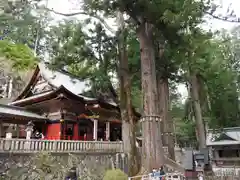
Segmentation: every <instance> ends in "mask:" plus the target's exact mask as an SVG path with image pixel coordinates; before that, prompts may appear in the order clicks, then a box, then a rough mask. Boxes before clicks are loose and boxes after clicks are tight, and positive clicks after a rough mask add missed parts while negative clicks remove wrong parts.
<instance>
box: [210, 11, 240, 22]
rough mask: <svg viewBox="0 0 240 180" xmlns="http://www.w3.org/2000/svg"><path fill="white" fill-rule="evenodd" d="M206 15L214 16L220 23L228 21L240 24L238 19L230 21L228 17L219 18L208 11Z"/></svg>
mask: <svg viewBox="0 0 240 180" xmlns="http://www.w3.org/2000/svg"><path fill="white" fill-rule="evenodd" d="M205 13H206V14H207V15H209V16H212V17H213V18H214V19H218V20H220V21H226V22H231V23H240V18H237V20H230V19H229V18H228V17H219V16H217V15H214V14H212V13H210V12H207V11H205Z"/></svg>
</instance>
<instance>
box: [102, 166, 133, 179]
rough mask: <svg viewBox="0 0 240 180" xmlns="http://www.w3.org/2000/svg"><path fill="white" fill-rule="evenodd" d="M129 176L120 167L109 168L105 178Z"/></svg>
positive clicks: (125, 177)
mask: <svg viewBox="0 0 240 180" xmlns="http://www.w3.org/2000/svg"><path fill="white" fill-rule="evenodd" d="M127 179H128V176H127V175H126V174H125V173H124V172H122V171H121V170H120V169H113V170H108V171H107V172H106V174H105V176H104V178H103V180H127Z"/></svg>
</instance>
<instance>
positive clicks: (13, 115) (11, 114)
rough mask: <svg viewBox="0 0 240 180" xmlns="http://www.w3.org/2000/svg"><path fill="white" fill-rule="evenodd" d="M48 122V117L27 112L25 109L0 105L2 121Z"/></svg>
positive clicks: (0, 119)
mask: <svg viewBox="0 0 240 180" xmlns="http://www.w3.org/2000/svg"><path fill="white" fill-rule="evenodd" d="M5 120H7V121H8V122H10V121H19V120H20V121H22V120H23V121H26V122H28V121H29V120H40V121H41V120H47V118H46V117H43V116H40V115H39V114H36V113H33V112H30V111H27V110H26V109H24V108H20V107H15V106H9V105H3V104H0V121H5ZM19 123H21V122H19Z"/></svg>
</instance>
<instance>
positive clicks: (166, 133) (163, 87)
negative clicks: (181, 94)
mask: <svg viewBox="0 0 240 180" xmlns="http://www.w3.org/2000/svg"><path fill="white" fill-rule="evenodd" d="M157 85H158V96H159V110H160V114H161V117H162V126H161V127H162V129H161V131H162V132H163V138H162V141H163V146H167V147H168V155H169V158H170V159H172V160H175V151H174V147H175V143H174V136H173V128H174V127H173V122H172V118H171V116H170V114H169V111H170V97H169V96H170V93H169V82H168V79H167V78H161V77H158V78H157Z"/></svg>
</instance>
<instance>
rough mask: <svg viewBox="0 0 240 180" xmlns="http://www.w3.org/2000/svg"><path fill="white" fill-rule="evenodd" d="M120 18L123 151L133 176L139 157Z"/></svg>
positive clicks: (121, 19)
mask: <svg viewBox="0 0 240 180" xmlns="http://www.w3.org/2000/svg"><path fill="white" fill-rule="evenodd" d="M119 19H120V24H121V28H120V36H119V44H118V46H119V80H120V109H121V117H122V137H123V147H124V152H125V153H127V155H128V174H129V176H134V175H136V174H137V173H138V169H139V168H138V167H139V164H140V163H139V161H138V160H139V158H138V156H137V155H138V154H137V147H136V134H135V133H136V120H135V116H134V112H133V108H132V97H131V78H130V74H129V66H128V56H127V47H126V35H125V33H124V31H125V28H124V24H123V23H124V21H123V17H122V14H119Z"/></svg>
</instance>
